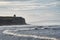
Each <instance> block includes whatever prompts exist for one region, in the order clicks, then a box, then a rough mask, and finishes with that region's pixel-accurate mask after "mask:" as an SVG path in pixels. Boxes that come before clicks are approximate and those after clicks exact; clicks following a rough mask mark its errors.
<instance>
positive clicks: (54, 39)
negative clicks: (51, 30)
mask: <svg viewBox="0 0 60 40" xmlns="http://www.w3.org/2000/svg"><path fill="white" fill-rule="evenodd" d="M3 34H8V35H13V36H19V37H32V38H38V39H44V40H58V39H56V38H51V37H44V36H37V35H26V34H18V33H14V32H11V31H10V30H5V31H3Z"/></svg>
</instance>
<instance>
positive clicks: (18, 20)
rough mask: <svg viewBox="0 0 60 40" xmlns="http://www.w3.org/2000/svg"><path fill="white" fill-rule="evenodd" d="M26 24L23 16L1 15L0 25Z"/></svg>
mask: <svg viewBox="0 0 60 40" xmlns="http://www.w3.org/2000/svg"><path fill="white" fill-rule="evenodd" d="M24 24H26V22H25V19H24V18H23V17H16V15H15V14H14V16H13V17H12V16H5V17H4V16H0V25H24Z"/></svg>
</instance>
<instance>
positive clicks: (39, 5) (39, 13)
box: [0, 0, 60, 23]
mask: <svg viewBox="0 0 60 40" xmlns="http://www.w3.org/2000/svg"><path fill="white" fill-rule="evenodd" d="M14 14H16V15H17V16H22V17H24V18H25V19H26V21H27V22H48V21H49V22H58V23H60V0H0V16H2V15H3V16H13V15H14Z"/></svg>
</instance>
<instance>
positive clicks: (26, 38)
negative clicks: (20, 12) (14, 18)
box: [0, 25, 60, 40]
mask: <svg viewBox="0 0 60 40" xmlns="http://www.w3.org/2000/svg"><path fill="white" fill-rule="evenodd" d="M0 40H60V25H46V26H38V25H5V26H0Z"/></svg>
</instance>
